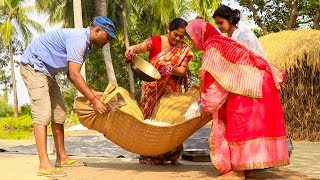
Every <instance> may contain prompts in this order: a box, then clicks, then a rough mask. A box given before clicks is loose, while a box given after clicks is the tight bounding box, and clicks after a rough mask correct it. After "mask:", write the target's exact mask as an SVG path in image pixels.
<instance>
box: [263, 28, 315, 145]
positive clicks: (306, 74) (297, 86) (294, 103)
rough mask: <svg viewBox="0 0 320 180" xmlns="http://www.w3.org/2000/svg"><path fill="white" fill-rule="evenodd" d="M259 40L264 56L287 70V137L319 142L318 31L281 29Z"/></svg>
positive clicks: (285, 106)
mask: <svg viewBox="0 0 320 180" xmlns="http://www.w3.org/2000/svg"><path fill="white" fill-rule="evenodd" d="M260 42H261V44H262V46H263V48H264V51H265V53H266V56H267V58H268V59H269V60H270V61H271V62H272V63H273V64H275V65H276V66H278V67H280V68H282V69H283V70H285V71H286V72H287V79H286V82H285V83H284V85H283V86H282V94H281V97H282V102H283V110H284V113H285V120H286V125H287V132H288V135H289V137H291V138H293V139H294V140H310V141H320V132H319V129H320V31H319V30H310V29H304V30H297V31H281V32H278V33H272V34H269V35H266V36H263V37H261V38H260Z"/></svg>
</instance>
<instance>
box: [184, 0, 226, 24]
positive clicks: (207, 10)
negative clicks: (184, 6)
mask: <svg viewBox="0 0 320 180" xmlns="http://www.w3.org/2000/svg"><path fill="white" fill-rule="evenodd" d="M220 4H221V0H192V1H189V4H188V7H189V8H190V9H193V10H194V11H195V13H196V14H197V15H198V16H199V17H201V18H203V19H204V20H207V21H208V20H210V19H212V18H211V16H212V14H213V11H214V10H215V9H217V8H218V6H219V5H220Z"/></svg>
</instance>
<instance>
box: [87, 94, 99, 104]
mask: <svg viewBox="0 0 320 180" xmlns="http://www.w3.org/2000/svg"><path fill="white" fill-rule="evenodd" d="M96 97H97V96H96V95H94V96H93V97H92V98H91V99H90V100H89V101H90V102H91V103H92V101H93V100H94V99H95V98H96Z"/></svg>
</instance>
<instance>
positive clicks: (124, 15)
mask: <svg viewBox="0 0 320 180" xmlns="http://www.w3.org/2000/svg"><path fill="white" fill-rule="evenodd" d="M126 11H127V3H126V0H122V13H121V14H122V22H123V34H124V44H125V46H126V49H128V48H129V46H130V44H129V36H128V28H127V14H126ZM127 68H128V74H129V83H130V92H131V94H132V95H134V93H135V89H134V80H133V73H132V70H131V68H130V65H127Z"/></svg>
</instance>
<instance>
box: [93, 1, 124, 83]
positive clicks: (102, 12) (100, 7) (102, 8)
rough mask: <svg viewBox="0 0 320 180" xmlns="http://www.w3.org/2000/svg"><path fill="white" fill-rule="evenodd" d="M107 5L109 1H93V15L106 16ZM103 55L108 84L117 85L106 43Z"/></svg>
mask: <svg viewBox="0 0 320 180" xmlns="http://www.w3.org/2000/svg"><path fill="white" fill-rule="evenodd" d="M107 3H109V1H107V0H94V5H95V13H96V15H98V16H107V8H106V7H107ZM103 55H104V61H105V65H106V69H107V76H108V80H109V82H111V83H113V84H116V85H117V84H118V83H117V79H116V74H115V72H114V68H113V65H112V58H111V52H110V44H109V43H107V44H106V45H105V46H104V47H103Z"/></svg>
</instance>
